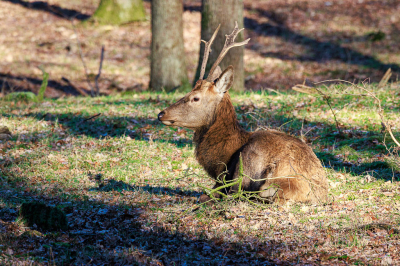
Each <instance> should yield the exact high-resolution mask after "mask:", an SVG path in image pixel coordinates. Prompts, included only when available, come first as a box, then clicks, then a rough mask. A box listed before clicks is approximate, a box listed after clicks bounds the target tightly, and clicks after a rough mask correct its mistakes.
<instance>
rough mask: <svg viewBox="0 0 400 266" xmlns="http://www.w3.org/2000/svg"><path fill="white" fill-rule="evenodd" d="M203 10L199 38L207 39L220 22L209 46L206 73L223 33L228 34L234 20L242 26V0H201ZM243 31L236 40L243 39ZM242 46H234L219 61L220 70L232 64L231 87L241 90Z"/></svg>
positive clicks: (222, 39)
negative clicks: (232, 79)
mask: <svg viewBox="0 0 400 266" xmlns="http://www.w3.org/2000/svg"><path fill="white" fill-rule="evenodd" d="M202 4H203V11H202V13H201V39H202V40H205V41H208V40H209V39H210V38H211V36H212V34H213V33H214V31H215V29H216V28H217V27H218V25H219V24H221V29H220V30H219V32H218V35H217V37H216V38H215V41H214V43H213V45H212V47H211V49H212V50H211V53H210V56H209V58H208V62H207V67H206V73H208V71H209V70H210V68H211V66H212V64H213V63H214V62H215V60H216V59H217V57H218V55H219V53H220V51H221V50H222V47H223V46H224V43H225V35H226V34H230V33H231V32H232V30H233V28H234V27H235V21H237V22H238V25H239V28H243V0H218V1H216V0H203V1H202ZM243 39H244V38H243V31H242V32H240V33H239V35H238V36H237V37H236V40H235V41H236V42H241V41H243ZM203 53H204V45H203V44H202V45H201V48H200V60H199V64H198V66H197V71H196V78H195V81H194V82H196V80H197V79H198V77H199V75H200V68H201V63H202V61H203ZM243 54H244V47H234V48H232V49H231V50H229V52H228V54H227V55H226V56H225V58H224V59H223V60H222V62H221V63H220V67H221V69H222V71H224V70H225V68H227V67H228V66H230V65H232V66H233V69H234V71H235V78H234V82H233V85H232V89H233V90H235V91H243V90H244V89H245V88H244V68H243Z"/></svg>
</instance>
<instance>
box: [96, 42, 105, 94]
mask: <svg viewBox="0 0 400 266" xmlns="http://www.w3.org/2000/svg"><path fill="white" fill-rule="evenodd" d="M103 59H104V45H103V46H101V56H100V65H99V73H98V74H97V75H96V78H95V79H94V81H95V83H96V94H97V95H96V96H99V91H100V89H99V78H100V75H101V68H102V67H103Z"/></svg>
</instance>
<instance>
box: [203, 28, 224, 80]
mask: <svg viewBox="0 0 400 266" xmlns="http://www.w3.org/2000/svg"><path fill="white" fill-rule="evenodd" d="M220 27H221V24H219V25H218V28H217V29H216V30H215V31H214V34H213V35H212V36H211V39H210V40H209V41H208V42H206V41H204V40H201V41H202V42H204V44H205V47H204V56H203V62H202V64H201V71H200V77H199V79H203V77H204V73H205V72H206V65H207V61H208V55H209V54H210V52H211V44H212V43H213V41H214V39H215V36H217V33H218V31H219V28H220Z"/></svg>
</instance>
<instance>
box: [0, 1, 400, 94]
mask: <svg viewBox="0 0 400 266" xmlns="http://www.w3.org/2000/svg"><path fill="white" fill-rule="evenodd" d="M98 2H99V1H98V0H85V1H78V0H72V1H60V0H51V1H22V0H4V1H1V2H0V18H1V21H2V23H1V24H0V32H1V34H0V58H1V59H2V60H0V61H1V62H0V88H2V90H3V92H4V93H6V92H7V91H10V90H30V91H33V92H37V91H38V88H39V86H40V83H41V79H42V72H41V70H39V68H38V67H39V66H41V67H43V68H44V69H45V70H46V71H47V72H49V74H50V82H49V88H48V90H47V92H46V96H47V97H60V96H62V95H78V94H79V92H78V90H76V89H75V88H74V87H79V88H83V89H85V90H86V91H89V87H88V85H87V82H86V76H85V72H84V68H83V64H82V62H81V56H80V51H79V50H80V49H79V45H78V43H80V46H81V50H82V57H83V58H84V60H85V63H86V65H87V68H88V72H89V74H90V78H91V79H94V76H95V75H96V74H97V71H98V64H99V59H100V51H101V46H102V45H105V49H106V53H105V59H104V65H103V71H102V77H101V80H100V87H101V91H102V93H105V94H109V93H110V92H112V91H115V90H118V91H125V90H145V89H147V87H148V83H149V74H150V68H149V66H150V61H149V60H150V42H151V31H150V28H151V25H150V5H151V3H150V2H147V1H145V2H144V5H145V8H146V12H147V14H148V19H147V20H146V21H144V22H137V23H131V24H128V25H124V26H120V27H114V26H99V25H96V24H93V23H87V22H84V21H85V20H86V19H88V18H89V17H90V16H91V14H93V12H94V11H95V9H96V6H97V5H98ZM244 2H245V12H244V14H245V18H244V24H245V28H246V31H245V35H247V36H246V38H247V37H250V38H251V41H250V43H249V45H247V46H246V50H245V71H246V88H247V89H251V90H259V89H268V88H272V89H289V88H291V87H292V86H293V85H295V84H297V83H301V82H303V81H304V80H305V79H307V80H309V81H321V80H327V79H333V78H337V79H345V80H349V81H364V80H369V81H372V82H378V81H379V80H380V79H381V77H382V76H383V74H384V72H385V71H386V70H387V68H391V69H392V71H393V73H394V75H392V80H394V81H395V80H397V79H398V75H399V73H400V66H399V62H400V45H399V43H400V34H399V33H400V1H398V0H388V1H380V0H369V1H367V0H357V1H355V0H334V1H315V0H314V1H311V0H309V1H304V0H278V1H244ZM184 10H185V12H184V15H183V18H184V39H185V52H186V56H187V70H188V74H189V79H193V76H194V73H195V70H196V66H197V61H198V53H199V47H200V20H201V15H200V10H201V3H200V2H199V1H184ZM73 25H74V26H73ZM63 77H64V78H66V79H68V80H70V81H71V83H72V85H71V84H68V83H66V82H65V81H63V80H62V78H63Z"/></svg>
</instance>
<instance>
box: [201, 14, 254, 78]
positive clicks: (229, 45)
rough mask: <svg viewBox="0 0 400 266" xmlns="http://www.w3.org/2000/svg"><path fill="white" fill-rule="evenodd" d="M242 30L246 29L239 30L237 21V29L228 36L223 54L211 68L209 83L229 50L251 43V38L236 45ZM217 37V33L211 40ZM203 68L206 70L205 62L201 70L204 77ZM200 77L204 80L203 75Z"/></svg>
mask: <svg viewBox="0 0 400 266" xmlns="http://www.w3.org/2000/svg"><path fill="white" fill-rule="evenodd" d="M218 29H219V26H218ZM242 30H244V29H240V30H239V27H238V23H237V21H235V28H234V29H233V31H232V33H231V34H229V35H226V40H225V44H224V48H222V51H221V53H220V54H219V56H218V58H217V60H216V61H215V63H214V64H213V66H212V67H211V69H210V72H209V73H208V76H207V81H210V82H212V81H213V80H210V77H212V76H213V75H212V74H213V72H214V71H215V69H216V68H217V67H218V65H219V63H221V61H222V59H223V58H224V56H225V55H226V53H227V52H228V51H229V49H231V48H232V47H236V46H243V45H245V44H247V43H248V42H249V41H250V38H249V39H247V40H245V41H243V42H238V43H235V38H236V36H237V35H238V34H239V32H241V31H242ZM215 35H216V32H215V33H214V35H213V37H212V38H211V40H214V39H213V38H214V37H215ZM211 40H210V41H211ZM207 44H208V43H206V47H207ZM210 45H211V44H210ZM204 55H205V54H204ZM207 58H208V54H207ZM206 63H207V62H206ZM203 66H204V69H205V64H204V61H203V65H202V69H201V71H202V73H203V75H204V72H203ZM200 77H201V78H203V76H202V75H200Z"/></svg>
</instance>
